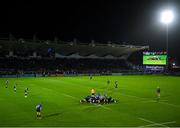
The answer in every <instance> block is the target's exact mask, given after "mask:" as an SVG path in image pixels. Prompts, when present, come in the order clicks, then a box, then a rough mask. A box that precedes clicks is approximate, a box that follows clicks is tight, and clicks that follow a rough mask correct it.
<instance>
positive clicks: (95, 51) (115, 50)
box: [0, 40, 149, 59]
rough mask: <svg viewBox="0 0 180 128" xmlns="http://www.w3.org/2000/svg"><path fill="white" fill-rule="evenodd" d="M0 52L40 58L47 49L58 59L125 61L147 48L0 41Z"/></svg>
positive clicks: (97, 44)
mask: <svg viewBox="0 0 180 128" xmlns="http://www.w3.org/2000/svg"><path fill="white" fill-rule="evenodd" d="M0 48H1V50H3V51H4V50H6V51H7V50H8V51H18V52H23V53H25V52H37V53H38V54H39V55H40V56H41V54H45V53H47V52H48V50H49V49H51V51H53V52H55V56H56V57H57V58H58V57H59V58H99V59H127V58H128V57H129V55H131V54H132V53H133V52H136V51H140V50H145V49H148V48H149V46H134V45H119V44H113V43H111V44H109V43H108V44H100V43H89V44H85V43H81V44H80V43H74V42H63V41H59V42H52V41H40V42H34V41H25V40H19V41H8V40H0Z"/></svg>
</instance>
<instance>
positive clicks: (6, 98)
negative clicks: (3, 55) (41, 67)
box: [0, 75, 180, 127]
mask: <svg viewBox="0 0 180 128" xmlns="http://www.w3.org/2000/svg"><path fill="white" fill-rule="evenodd" d="M108 79H109V80H111V84H110V86H109V88H107V80H108ZM5 80H6V79H5V78H0V83H1V84H0V126H79V127H80V126H156V127H157V126H158V127H167V126H169V127H171V126H180V77H173V76H160V75H147V76H96V77H93V79H92V80H90V79H89V77H46V78H8V80H9V87H8V88H7V89H6V88H5ZM115 80H118V82H119V88H118V89H117V90H115V89H114V81H115ZM14 81H17V84H18V85H17V93H14V91H13V84H14ZM157 86H160V87H161V99H160V101H159V102H157V101H156V87H157ZM25 87H29V90H30V92H29V95H28V97H27V98H25V97H24V89H25ZM92 88H95V89H96V92H105V91H107V93H108V94H109V95H111V96H112V97H113V98H115V99H117V100H118V102H117V103H113V104H105V105H95V104H81V103H80V102H79V100H80V99H82V98H84V97H85V96H87V95H90V90H91V89H92ZM39 102H41V103H42V105H43V109H42V115H43V118H42V119H41V120H37V119H36V111H35V106H36V104H37V103H39Z"/></svg>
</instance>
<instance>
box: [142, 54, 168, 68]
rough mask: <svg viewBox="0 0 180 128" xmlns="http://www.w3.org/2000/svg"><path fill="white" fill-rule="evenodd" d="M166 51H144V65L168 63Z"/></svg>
mask: <svg viewBox="0 0 180 128" xmlns="http://www.w3.org/2000/svg"><path fill="white" fill-rule="evenodd" d="M166 62H167V53H166V52H143V64H144V65H166Z"/></svg>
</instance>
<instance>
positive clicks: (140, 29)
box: [0, 0, 180, 60]
mask: <svg viewBox="0 0 180 128" xmlns="http://www.w3.org/2000/svg"><path fill="white" fill-rule="evenodd" d="M167 7H168V8H170V9H172V10H173V11H174V12H175V19H174V21H173V23H172V24H170V25H169V54H170V56H171V57H172V58H174V59H175V60H180V17H179V16H180V13H179V12H180V0H64V1H63V0H59V1H57V2H55V1H52V0H51V1H46V2H45V1H41V2H40V1H38V2H37V1H31V2H30V1H29V2H27V1H25V2H21V3H20V2H15V1H14V2H13V1H11V2H6V3H2V2H1V3H0V37H4V36H7V37H8V34H9V33H12V34H13V35H14V36H15V37H16V38H25V39H30V38H32V37H33V34H35V33H36V35H37V37H38V38H39V39H42V40H46V39H49V40H53V39H54V37H55V36H56V37H58V38H59V39H60V40H63V41H71V40H73V39H74V38H76V39H77V40H79V41H81V42H91V40H95V41H97V42H101V43H106V42H107V41H112V42H116V43H119V44H122V43H124V44H133V45H149V46H150V50H151V51H165V50H166V26H165V25H164V24H162V23H161V22H160V17H159V14H160V12H161V11H162V10H163V9H165V8H167Z"/></svg>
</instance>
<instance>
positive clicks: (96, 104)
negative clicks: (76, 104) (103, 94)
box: [94, 104, 112, 110]
mask: <svg viewBox="0 0 180 128" xmlns="http://www.w3.org/2000/svg"><path fill="white" fill-rule="evenodd" d="M94 105H96V106H100V107H102V108H104V109H107V110H112V109H111V108H109V107H106V106H103V105H101V104H94Z"/></svg>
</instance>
